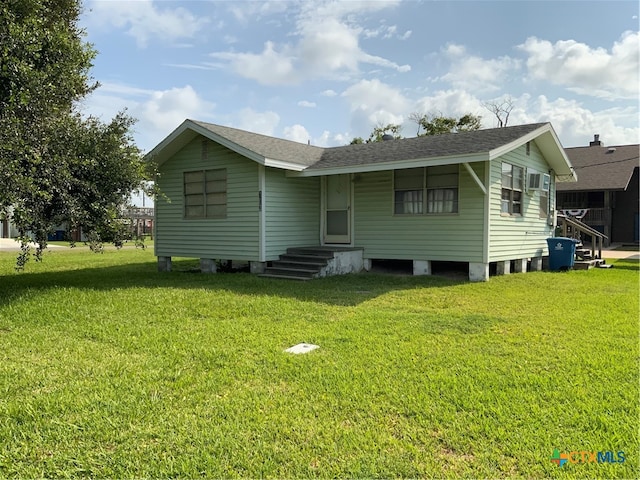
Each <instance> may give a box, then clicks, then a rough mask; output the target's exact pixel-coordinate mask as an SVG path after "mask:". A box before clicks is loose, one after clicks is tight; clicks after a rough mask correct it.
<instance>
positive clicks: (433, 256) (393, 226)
mask: <svg viewBox="0 0 640 480" xmlns="http://www.w3.org/2000/svg"><path fill="white" fill-rule="evenodd" d="M471 166H472V167H473V169H474V170H475V172H476V174H477V175H478V177H480V178H481V179H482V178H484V164H482V163H473V164H471ZM459 173H460V176H459V194H458V202H459V203H458V213H457V214H443V215H394V214H393V195H394V192H393V172H392V171H382V172H373V173H363V174H357V175H356V176H355V178H354V187H355V193H354V246H356V247H362V248H364V257H365V258H368V259H397V260H435V261H460V262H480V261H482V257H483V256H482V253H483V228H484V205H485V202H484V194H483V193H482V192H481V190H480V188H479V187H478V185H477V184H476V183H475V181H474V180H473V179H472V178H471V176H470V175H469V173H468V172H467V171H466V169H465V168H464V167H463V166H460V168H459Z"/></svg>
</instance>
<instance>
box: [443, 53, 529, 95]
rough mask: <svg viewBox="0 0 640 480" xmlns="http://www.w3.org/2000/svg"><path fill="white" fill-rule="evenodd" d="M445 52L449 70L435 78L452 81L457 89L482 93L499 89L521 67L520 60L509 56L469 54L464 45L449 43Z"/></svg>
mask: <svg viewBox="0 0 640 480" xmlns="http://www.w3.org/2000/svg"><path fill="white" fill-rule="evenodd" d="M443 53H444V54H445V56H446V57H447V58H448V60H449V61H450V62H451V67H450V69H449V72H448V73H446V74H445V75H443V76H441V77H439V78H437V79H434V80H441V81H445V82H448V83H450V84H451V85H452V86H453V87H454V88H457V89H468V90H473V91H475V92H480V93H483V92H484V93H488V92H494V91H498V90H500V89H501V88H502V87H503V84H504V81H505V79H506V77H507V76H508V74H509V73H511V72H515V71H517V70H519V68H520V61H519V60H517V59H514V58H511V57H508V56H503V57H499V58H493V59H488V60H486V59H483V58H481V57H477V56H474V55H469V54H468V53H467V50H466V48H465V47H464V46H462V45H456V44H449V45H447V46H446V48H445V49H444V50H443Z"/></svg>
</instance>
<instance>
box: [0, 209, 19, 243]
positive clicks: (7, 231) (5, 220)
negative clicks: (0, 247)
mask: <svg viewBox="0 0 640 480" xmlns="http://www.w3.org/2000/svg"><path fill="white" fill-rule="evenodd" d="M12 213H13V207H9V208H8V210H7V212H6V215H3V216H0V238H16V237H17V236H18V229H17V228H16V227H15V225H14V224H13V223H11V214H12Z"/></svg>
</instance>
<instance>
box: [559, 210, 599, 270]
mask: <svg viewBox="0 0 640 480" xmlns="http://www.w3.org/2000/svg"><path fill="white" fill-rule="evenodd" d="M558 227H560V228H561V229H562V236H563V237H570V238H575V239H576V240H580V241H582V235H583V234H584V235H586V236H589V237H591V258H600V259H601V258H602V247H603V246H604V240H605V239H608V238H609V237H607V236H606V235H604V234H602V233H600V232H599V231H597V230H595V229H594V228H591V227H590V226H589V225H587V224H586V223H584V222H582V221H580V220H578V219H576V218H572V217H567V216H565V215H562V214H560V213H559V214H558ZM596 249H597V250H598V256H597V257H596Z"/></svg>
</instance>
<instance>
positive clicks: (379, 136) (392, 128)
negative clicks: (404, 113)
mask: <svg viewBox="0 0 640 480" xmlns="http://www.w3.org/2000/svg"><path fill="white" fill-rule="evenodd" d="M400 130H402V126H401V125H397V124H395V123H389V124H387V125H382V124H379V125H378V126H376V127H374V128H373V131H372V132H371V134H370V135H369V138H367V139H366V140H364V139H363V138H362V137H353V140H351V142H349V145H360V144H363V143H372V142H382V141H383V140H385V138H384V137H385V135H391V136H392V137H393V139H394V140H398V139H400V138H402V135H400Z"/></svg>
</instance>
